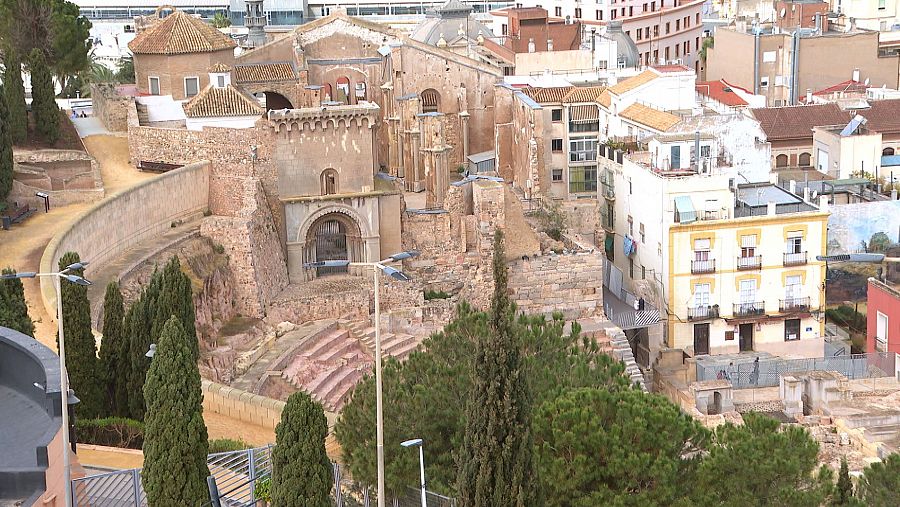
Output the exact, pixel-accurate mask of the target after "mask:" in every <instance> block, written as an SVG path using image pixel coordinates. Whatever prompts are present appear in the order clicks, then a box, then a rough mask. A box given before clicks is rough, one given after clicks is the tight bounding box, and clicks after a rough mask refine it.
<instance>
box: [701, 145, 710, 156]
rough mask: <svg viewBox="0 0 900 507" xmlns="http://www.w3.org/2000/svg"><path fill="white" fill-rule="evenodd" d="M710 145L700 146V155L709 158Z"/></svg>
mask: <svg viewBox="0 0 900 507" xmlns="http://www.w3.org/2000/svg"><path fill="white" fill-rule="evenodd" d="M709 152H710V146H709V145H708V144H707V145H704V146H701V147H700V156H701V157H703V158H709Z"/></svg>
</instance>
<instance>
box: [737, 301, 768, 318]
mask: <svg viewBox="0 0 900 507" xmlns="http://www.w3.org/2000/svg"><path fill="white" fill-rule="evenodd" d="M765 312H766V304H765V302H763V301H752V302H749V303H735V304H734V312H733V314H734V316H735V317H753V316H755V315H762V314H764V313H765Z"/></svg>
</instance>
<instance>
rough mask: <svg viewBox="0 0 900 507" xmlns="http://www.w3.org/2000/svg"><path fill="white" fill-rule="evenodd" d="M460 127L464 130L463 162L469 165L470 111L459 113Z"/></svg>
mask: <svg viewBox="0 0 900 507" xmlns="http://www.w3.org/2000/svg"><path fill="white" fill-rule="evenodd" d="M459 120H460V128H461V130H462V164H463V165H465V166H468V164H469V160H468V158H467V157H468V156H469V113H468V112H466V111H463V112H461V113H459Z"/></svg>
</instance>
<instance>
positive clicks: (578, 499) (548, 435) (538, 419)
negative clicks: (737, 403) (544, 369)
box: [534, 388, 708, 507]
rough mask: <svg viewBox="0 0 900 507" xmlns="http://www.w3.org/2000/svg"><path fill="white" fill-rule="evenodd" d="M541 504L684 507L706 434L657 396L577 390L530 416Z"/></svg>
mask: <svg viewBox="0 0 900 507" xmlns="http://www.w3.org/2000/svg"><path fill="white" fill-rule="evenodd" d="M534 438H535V454H536V465H537V470H538V476H539V477H540V484H541V489H542V490H543V492H544V497H545V499H546V502H545V505H547V506H548V507H553V506H584V507H592V506H596V505H689V502H687V499H685V498H684V496H685V489H684V484H690V483H691V480H692V478H693V477H694V475H695V472H696V467H697V464H698V461H699V459H698V458H692V457H691V456H696V455H697V453H698V451H699V450H701V449H702V448H703V445H704V444H705V442H706V440H707V438H708V432H707V431H706V430H704V429H703V428H702V426H700V424H699V423H697V421H695V420H694V419H692V418H691V417H690V416H688V415H686V414H684V413H682V412H681V411H680V410H679V409H678V407H677V406H675V405H674V404H672V403H670V402H669V401H668V400H666V399H665V398H663V397H662V396H657V395H653V394H646V393H643V392H641V391H637V390H620V391H607V390H605V389H595V388H580V389H572V390H568V391H566V392H564V393H563V394H561V395H560V396H559V397H557V398H556V399H553V400H548V401H547V402H545V403H544V404H543V405H541V407H540V408H539V409H538V410H537V412H536V414H535V417H534Z"/></svg>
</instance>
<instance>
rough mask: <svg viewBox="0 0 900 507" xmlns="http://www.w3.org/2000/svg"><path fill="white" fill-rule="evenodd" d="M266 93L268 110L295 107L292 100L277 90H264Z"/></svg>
mask: <svg viewBox="0 0 900 507" xmlns="http://www.w3.org/2000/svg"><path fill="white" fill-rule="evenodd" d="M264 93H265V94H266V111H272V110H278V109H294V106H293V104H291V101H290V100H288V98H287V97H285V96H284V95H282V94H280V93H277V92H270V91H266V92H264Z"/></svg>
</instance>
